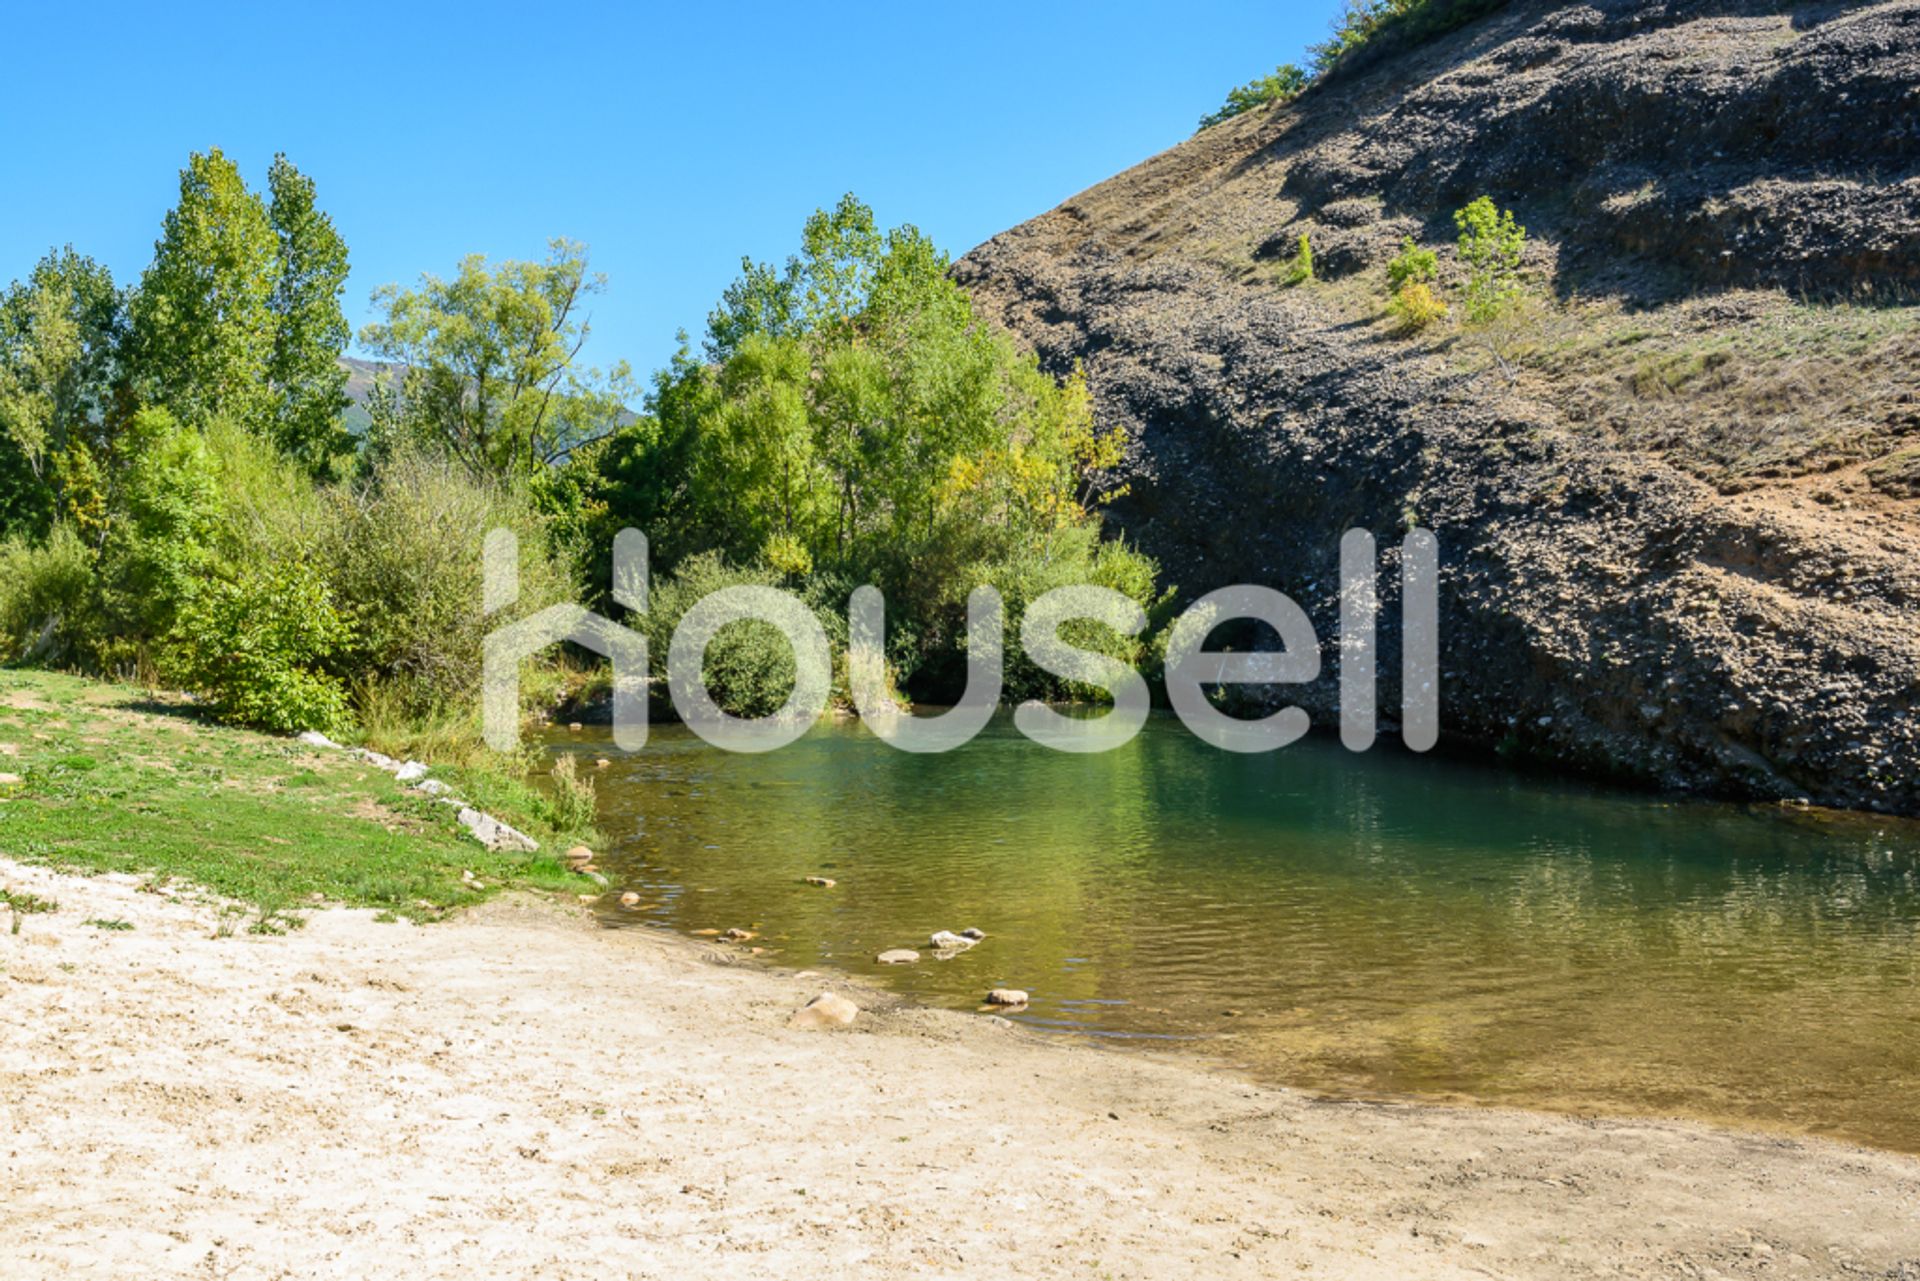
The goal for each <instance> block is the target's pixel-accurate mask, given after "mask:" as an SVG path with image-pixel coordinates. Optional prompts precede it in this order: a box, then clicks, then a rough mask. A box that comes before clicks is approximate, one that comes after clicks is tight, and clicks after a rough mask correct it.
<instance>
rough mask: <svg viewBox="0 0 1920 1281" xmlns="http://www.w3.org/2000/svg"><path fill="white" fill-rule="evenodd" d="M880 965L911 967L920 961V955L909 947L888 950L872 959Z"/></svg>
mask: <svg viewBox="0 0 1920 1281" xmlns="http://www.w3.org/2000/svg"><path fill="white" fill-rule="evenodd" d="M873 959H874V960H876V961H878V962H880V964H882V965H912V964H913V963H914V962H915V961H917V960H919V959H920V953H918V952H916V951H914V950H913V949H912V948H910V947H896V948H889V949H888V950H887V951H885V952H882V953H880V955H878V956H876V957H874V958H873Z"/></svg>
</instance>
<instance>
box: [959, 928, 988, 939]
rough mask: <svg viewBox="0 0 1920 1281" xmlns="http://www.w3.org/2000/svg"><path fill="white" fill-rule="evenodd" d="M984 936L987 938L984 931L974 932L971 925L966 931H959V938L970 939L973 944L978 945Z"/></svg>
mask: <svg viewBox="0 0 1920 1281" xmlns="http://www.w3.org/2000/svg"><path fill="white" fill-rule="evenodd" d="M986 936H987V935H986V931H984V930H976V929H974V928H973V927H972V926H971V925H969V926H968V927H967V928H966V929H964V930H961V931H960V937H961V938H963V939H972V940H973V941H974V942H975V943H978V942H979V941H980V940H981V939H983V938H985V937H986Z"/></svg>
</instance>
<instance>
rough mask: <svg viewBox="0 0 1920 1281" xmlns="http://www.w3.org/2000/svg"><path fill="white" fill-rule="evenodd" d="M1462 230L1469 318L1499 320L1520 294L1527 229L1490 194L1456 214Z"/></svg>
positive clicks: (1462, 257) (1455, 219) (1461, 250)
mask: <svg viewBox="0 0 1920 1281" xmlns="http://www.w3.org/2000/svg"><path fill="white" fill-rule="evenodd" d="M1453 222H1454V225H1455V226H1456V227H1458V228H1459V229H1460V261H1461V262H1462V263H1463V264H1465V266H1466V268H1467V283H1466V286H1465V289H1464V290H1463V297H1464V302H1465V305H1466V310H1467V319H1468V320H1470V321H1473V322H1475V323H1484V322H1486V321H1489V320H1494V319H1497V318H1498V317H1499V316H1500V314H1501V313H1502V312H1504V311H1505V310H1506V309H1507V308H1508V307H1510V306H1512V305H1513V303H1514V302H1515V301H1516V300H1517V299H1518V298H1519V297H1520V291H1521V286H1520V258H1521V255H1522V254H1523V253H1524V252H1525V249H1526V243H1527V229H1526V228H1525V227H1522V226H1520V225H1518V224H1517V223H1515V222H1514V220H1513V212H1512V211H1511V210H1506V211H1503V210H1501V209H1500V208H1499V206H1497V205H1495V204H1494V203H1493V200H1492V198H1491V197H1488V196H1482V197H1480V198H1479V199H1478V200H1476V201H1474V202H1473V203H1472V204H1470V205H1468V206H1467V207H1466V208H1464V209H1461V210H1458V211H1456V212H1455V213H1454V215H1453Z"/></svg>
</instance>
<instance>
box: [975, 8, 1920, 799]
mask: <svg viewBox="0 0 1920 1281" xmlns="http://www.w3.org/2000/svg"><path fill="white" fill-rule="evenodd" d="M1917 170H1920V3H1915V2H1913V0H1902V2H1900V3H1890V4H1776V3H1764V4H1763V3H1735V2H1725V3H1708V2H1705V0H1702V2H1698V3H1690V2H1687V0H1662V2H1658V3H1650V2H1648V0H1602V2H1600V3H1591V4H1572V5H1549V4H1528V3H1515V4H1513V5H1510V6H1509V7H1507V8H1506V9H1504V10H1502V11H1501V12H1499V13H1498V14H1496V15H1495V16H1493V17H1491V18H1487V19H1484V20H1482V21H1480V22H1479V23H1477V24H1475V25H1473V26H1471V27H1468V28H1466V29H1463V30H1461V31H1459V32H1456V33H1454V34H1453V35H1451V36H1449V37H1446V38H1444V39H1442V40H1439V41H1436V42H1434V43H1433V44H1431V45H1429V46H1427V47H1425V48H1422V49H1418V50H1415V51H1412V52H1409V53H1406V54H1404V55H1401V56H1399V57H1396V58H1393V59H1391V60H1388V61H1385V62H1383V63H1382V64H1381V65H1378V66H1376V67H1374V68H1372V69H1371V70H1369V71H1367V72H1366V73H1365V74H1362V75H1356V76H1352V77H1348V78H1345V79H1343V80H1336V81H1334V82H1332V83H1328V84H1323V85H1322V86H1320V87H1318V88H1316V89H1315V90H1313V91H1312V92H1310V93H1309V94H1307V95H1306V96H1305V97H1303V98H1302V99H1300V100H1299V101H1297V102H1296V103H1294V104H1291V105H1289V106H1286V107H1281V108H1273V109H1267V110H1264V111H1260V112H1255V113H1251V114H1249V115H1247V116H1242V117H1239V118H1237V119H1234V120H1231V121H1228V122H1227V123H1225V124H1223V125H1220V126H1217V127H1215V128H1213V129H1209V130H1207V131H1205V132H1204V133H1202V134H1200V135H1199V136H1197V137H1195V138H1194V139H1192V140H1191V141H1189V142H1187V143H1185V144H1183V145H1181V146H1179V147H1176V148H1174V149H1173V150H1171V151H1168V152H1166V153H1164V154H1162V155H1160V156H1157V157H1154V158H1153V159H1151V160H1149V161H1147V162H1146V163H1144V164H1142V165H1140V166H1138V167H1137V168H1135V169H1132V170H1129V171H1128V172H1126V173H1124V174H1121V175H1119V176H1118V177H1116V178H1114V179H1111V180H1110V181H1108V182H1106V183H1103V184H1101V185H1100V186H1098V187H1095V188H1093V189H1092V190H1090V191H1088V192H1085V193H1083V194H1082V195H1080V196H1078V197H1075V198H1074V199H1073V200H1071V201H1069V202H1067V203H1066V204H1064V205H1062V206H1061V207H1060V208H1058V209H1056V210H1054V211H1052V212H1051V213H1048V214H1046V215H1043V216H1042V217H1040V218H1037V219H1035V220H1033V221H1032V222H1030V223H1027V224H1025V225H1023V226H1020V227H1017V228H1015V229H1013V230H1012V231H1009V232H1006V233H1005V234H1003V235H1001V236H998V237H996V238H995V239H993V240H992V241H989V242H988V243H987V244H985V245H982V246H981V247H979V248H978V249H976V250H974V251H973V252H972V253H971V254H969V255H968V256H967V257H966V258H965V259H963V260H962V261H961V263H960V264H959V265H958V267H957V269H956V270H957V274H958V276H959V278H960V279H961V280H962V281H963V282H964V283H965V284H966V285H968V287H969V288H970V289H972V290H973V292H974V293H975V295H976V298H977V299H978V300H979V301H980V302H981V303H982V305H983V306H984V307H985V309H986V310H987V311H988V312H989V313H991V314H994V315H997V316H998V317H999V318H1000V319H1002V320H1003V321H1004V322H1005V323H1006V324H1007V325H1008V326H1010V327H1011V328H1012V329H1013V330H1014V331H1016V332H1017V333H1018V334H1020V335H1021V336H1023V337H1024V338H1025V339H1026V340H1028V341H1029V342H1031V343H1032V344H1033V345H1034V346H1035V347H1036V348H1037V349H1038V351H1039V352H1040V354H1041V357H1042V359H1043V361H1045V362H1046V363H1047V364H1049V365H1050V366H1052V367H1054V368H1062V369H1063V368H1066V367H1068V366H1069V365H1071V363H1072V362H1073V361H1075V360H1080V361H1083V362H1084V363H1085V366H1086V369H1087V371H1088V375H1089V378H1090V380H1091V382H1092V385H1093V387H1094V390H1095V394H1096V397H1097V401H1098V404H1099V407H1100V409H1101V411H1102V412H1103V414H1104V415H1105V416H1106V417H1107V419H1108V420H1109V421H1112V422H1117V423H1120V424H1123V425H1124V426H1125V427H1126V429H1127V430H1128V431H1129V433H1130V435H1131V439H1132V447H1131V450H1130V454H1129V458H1128V461H1127V463H1126V465H1125V466H1124V468H1123V469H1122V470H1121V472H1120V474H1117V475H1116V476H1114V477H1113V478H1112V480H1113V482H1114V483H1115V484H1116V485H1120V484H1124V485H1125V486H1126V490H1127V492H1126V494H1125V496H1124V497H1122V498H1120V499H1119V500H1118V501H1117V502H1116V503H1115V504H1114V508H1113V510H1114V513H1115V515H1116V517H1117V519H1118V521H1119V523H1120V525H1121V526H1122V527H1123V528H1124V530H1125V532H1126V534H1127V535H1128V536H1129V537H1130V538H1133V539H1135V540H1136V541H1138V542H1139V543H1141V544H1142V545H1144V546H1145V548H1146V549H1147V550H1149V551H1150V552H1152V553H1154V554H1156V555H1157V556H1159V557H1160V558H1161V560H1162V562H1163V564H1164V565H1165V566H1166V567H1167V569H1168V571H1169V577H1170V578H1171V579H1172V580H1173V581H1175V582H1177V583H1179V584H1180V585H1181V587H1182V589H1183V590H1184V591H1185V592H1186V593H1188V594H1190V595H1191V594H1197V593H1198V592H1201V591H1205V590H1207V589H1209V588H1212V587H1214V586H1219V585H1222V584H1225V583H1229V582H1241V581H1248V582H1266V583H1271V584H1273V585H1274V586H1277V587H1279V588H1281V589H1282V590H1284V591H1287V592H1288V593H1289V594H1291V595H1293V596H1294V597H1295V599H1297V600H1299V601H1301V602H1302V603H1303V604H1305V605H1307V606H1308V608H1309V611H1310V612H1311V613H1312V614H1313V616H1314V618H1315V620H1316V622H1317V623H1318V624H1319V625H1320V627H1321V634H1322V637H1323V640H1325V641H1327V643H1328V660H1329V661H1328V663H1327V666H1326V671H1327V676H1326V678H1325V679H1323V680H1322V681H1321V682H1319V683H1318V684H1316V685H1314V686H1312V687H1309V688H1307V689H1306V690H1305V691H1304V694H1303V693H1302V691H1300V690H1288V691H1282V694H1283V697H1284V698H1285V699H1286V700H1287V701H1298V702H1301V703H1302V704H1303V705H1305V706H1307V707H1309V708H1310V710H1313V711H1314V712H1315V713H1316V716H1317V718H1321V719H1328V720H1330V719H1331V718H1332V717H1333V716H1334V714H1335V707H1336V704H1335V701H1334V689H1333V684H1332V680H1333V676H1334V672H1335V669H1336V667H1337V664H1336V663H1335V662H1334V661H1333V652H1332V646H1331V643H1330V638H1331V636H1332V634H1333V621H1334V619H1335V617H1336V601H1335V583H1336V567H1337V559H1338V550H1337V544H1338V541H1339V537H1340V535H1341V533H1342V532H1343V531H1344V530H1346V529H1347V528H1350V527H1353V526H1363V527H1366V528H1369V529H1372V530H1374V531H1375V532H1376V534H1377V535H1379V537H1380V541H1381V545H1382V548H1383V552H1385V553H1386V555H1385V556H1384V557H1383V563H1384V567H1385V569H1386V570H1387V571H1389V572H1387V573H1384V574H1383V578H1382V586H1383V589H1386V590H1385V604H1386V606H1387V612H1386V614H1385V620H1384V621H1385V623H1386V632H1385V634H1383V636H1382V654H1381V658H1382V664H1381V666H1382V673H1383V676H1387V675H1389V674H1390V673H1391V672H1392V671H1393V670H1395V668H1396V665H1397V656H1396V654H1395V648H1394V645H1393V639H1394V637H1393V633H1394V631H1395V629H1396V627H1397V621H1396V620H1397V612H1396V611H1395V609H1394V607H1393V602H1392V599H1391V597H1392V593H1391V585H1392V581H1393V575H1392V574H1391V572H1390V571H1391V569H1392V566H1393V557H1392V553H1391V548H1392V545H1393V543H1394V541H1395V540H1396V539H1397V536H1398V534H1399V532H1400V531H1401V530H1402V529H1404V528H1406V527H1407V526H1409V525H1410V524H1414V523H1417V524H1419V525H1422V526H1425V527H1427V528H1431V529H1433V530H1434V531H1435V532H1436V533H1437V534H1438V535H1439V538H1440V540H1441V546H1442V552H1443V566H1444V568H1443V576H1442V593H1441V595H1442V610H1443V631H1442V651H1441V652H1442V662H1443V667H1444V681H1443V686H1442V702H1443V708H1442V720H1443V725H1444V726H1445V727H1446V729H1447V731H1448V732H1449V733H1451V734H1452V735H1454V736H1456V737H1458V738H1460V739H1463V740H1468V741H1475V742H1479V743H1483V744H1488V745H1496V746H1498V747H1500V748H1501V749H1502V750H1504V751H1507V752H1509V753H1512V754H1515V755H1519V756H1534V757H1541V758H1547V759H1552V760H1556V761H1561V762H1571V763H1575V764H1579V765H1582V766H1586V767H1591V768H1594V769H1598V770H1603V771H1606V772H1610V773H1614V774H1621V775H1627V776H1631V777H1634V778H1638V779H1641V780H1644V781H1648V782H1653V783H1657V784H1662V785H1671V786H1679V787H1686V788H1692V789H1699V790H1711V791H1716V792H1720V793H1725V794H1737V795H1746V796H1758V797H1769V798H1771V797H1779V798H1807V799H1810V800H1813V801H1815V802H1818V803H1824V804H1833V805H1842V806H1849V807H1856V808H1867V809H1877V810H1885V811H1892V812H1902V813H1910V814H1911V813H1920V717H1917V716H1916V705H1920V558H1917V557H1916V553H1920V502H1916V501H1915V498H1916V495H1920V308H1916V307H1915V306H1913V305H1912V303H1911V300H1912V298H1913V297H1914V290H1915V288H1916V287H1920V176H1917ZM1481 194H1490V195H1492V196H1493V197H1494V198H1495V199H1496V200H1498V201H1499V202H1500V203H1501V204H1502V205H1503V206H1507V207H1510V208H1512V209H1513V210H1514V211H1515V212H1516V213H1517V214H1518V216H1519V217H1520V220H1521V221H1522V222H1524V223H1526V224H1527V225H1528V226H1529V228H1530V231H1531V237H1530V242H1529V249H1528V260H1527V270H1528V275H1529V280H1530V290H1529V292H1530V300H1529V302H1528V304H1527V305H1526V306H1524V307H1522V308H1521V309H1520V311H1519V312H1517V313H1516V314H1515V315H1513V316H1512V317H1510V318H1508V319H1507V320H1504V321H1501V322H1498V323H1496V324H1494V325H1492V326H1490V327H1486V328H1482V329H1472V328H1465V327H1461V326H1458V325H1456V324H1454V323H1452V322H1451V321H1449V322H1443V323H1442V324H1440V325H1438V326H1435V327H1434V328H1432V329H1430V330H1429V331H1427V332H1426V333H1424V334H1422V335H1420V336H1418V337H1413V338H1408V337H1404V336H1402V335H1399V334H1397V333H1396V332H1394V331H1393V329H1392V326H1391V325H1390V323H1389V322H1388V321H1387V320H1386V318H1385V317H1384V315H1383V306H1384V302H1385V299H1386V291H1385V281H1384V264H1385V262H1386V261H1387V260H1388V259H1389V258H1391V257H1392V256H1393V254H1394V253H1395V252H1397V250H1398V248H1399V245H1400V243H1401V241H1402V238H1403V237H1406V236H1412V237H1414V238H1416V239H1420V240H1424V241H1425V242H1427V243H1428V244H1430V245H1432V246H1434V247H1436V248H1439V249H1441V251H1442V257H1443V259H1445V258H1449V257H1450V256H1451V255H1450V252H1449V251H1448V249H1447V245H1448V243H1449V242H1450V240H1451V233H1452V226H1451V214H1452V211H1453V210H1454V209H1455V208H1457V207H1458V206H1460V205H1462V204H1464V203H1466V202H1467V201H1468V200H1470V199H1472V198H1473V197H1475V196H1478V195H1481ZM1302 234H1307V235H1309V236H1311V237H1312V241H1313V245H1314V248H1315V253H1316V258H1317V260H1318V264H1319V268H1320V276H1321V279H1320V280H1318V281H1316V282H1314V283H1313V284H1310V285H1305V286H1300V287H1295V288H1286V287H1284V286H1283V285H1282V283H1281V280H1282V277H1281V275H1280V273H1279V272H1278V271H1277V270H1276V269H1275V268H1276V265H1277V264H1276V259H1277V258H1279V257H1281V256H1282V255H1285V254H1290V253H1291V252H1292V249H1293V246H1294V245H1295V243H1296V242H1297V241H1298V238H1299V236H1300V235H1302ZM1385 685H1386V686H1387V687H1386V688H1383V690H1382V697H1381V707H1382V709H1383V711H1385V710H1387V709H1391V708H1393V707H1394V706H1395V705H1396V699H1397V692H1396V691H1395V690H1393V689H1392V688H1391V686H1392V681H1391V680H1390V679H1388V680H1386V681H1385Z"/></svg>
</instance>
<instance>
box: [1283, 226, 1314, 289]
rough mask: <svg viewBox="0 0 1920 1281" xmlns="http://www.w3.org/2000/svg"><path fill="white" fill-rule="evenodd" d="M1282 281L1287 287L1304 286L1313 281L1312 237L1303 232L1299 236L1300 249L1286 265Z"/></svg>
mask: <svg viewBox="0 0 1920 1281" xmlns="http://www.w3.org/2000/svg"><path fill="white" fill-rule="evenodd" d="M1283 279H1284V281H1285V283H1286V284H1288V285H1305V284H1311V283H1312V281H1313V237H1311V236H1309V235H1307V234H1306V233H1305V232H1302V233H1301V234H1300V247H1299V249H1297V250H1296V251H1295V252H1294V255H1293V259H1292V260H1291V261H1290V262H1288V263H1287V270H1286V275H1285V276H1284V277H1283Z"/></svg>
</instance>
